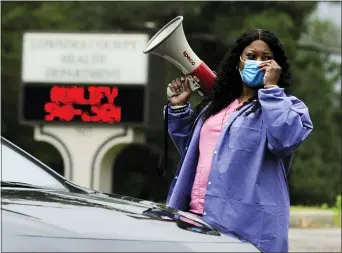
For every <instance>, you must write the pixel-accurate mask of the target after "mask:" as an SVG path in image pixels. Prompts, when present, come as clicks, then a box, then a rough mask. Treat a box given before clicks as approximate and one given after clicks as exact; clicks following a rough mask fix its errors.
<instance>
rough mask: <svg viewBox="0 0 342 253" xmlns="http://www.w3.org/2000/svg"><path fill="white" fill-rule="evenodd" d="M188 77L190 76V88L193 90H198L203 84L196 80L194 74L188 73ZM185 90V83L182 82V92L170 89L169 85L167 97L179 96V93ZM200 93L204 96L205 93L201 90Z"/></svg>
mask: <svg viewBox="0 0 342 253" xmlns="http://www.w3.org/2000/svg"><path fill="white" fill-rule="evenodd" d="M187 78H188V81H189V86H190V90H191V91H196V90H198V89H199V88H201V86H200V85H199V83H197V82H196V81H195V79H194V78H193V77H192V76H190V75H187ZM183 90H184V86H183V84H182V91H180V92H173V91H172V90H171V89H170V87H167V97H168V98H171V97H173V96H177V95H179V94H181V93H182V92H183ZM199 94H200V95H201V96H203V93H202V92H200V91H199Z"/></svg>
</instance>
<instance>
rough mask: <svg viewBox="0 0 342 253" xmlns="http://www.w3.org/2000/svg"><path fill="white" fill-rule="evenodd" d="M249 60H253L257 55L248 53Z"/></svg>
mask: <svg viewBox="0 0 342 253" xmlns="http://www.w3.org/2000/svg"><path fill="white" fill-rule="evenodd" d="M247 58H248V60H253V59H255V55H247Z"/></svg>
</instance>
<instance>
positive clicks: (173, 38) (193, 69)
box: [143, 16, 216, 98]
mask: <svg viewBox="0 0 342 253" xmlns="http://www.w3.org/2000/svg"><path fill="white" fill-rule="evenodd" d="M182 22H183V17H182V16H178V17H176V18H174V19H173V20H171V21H170V22H169V23H167V24H166V25H165V26H164V27H163V28H162V29H160V30H159V31H158V32H157V33H156V34H155V35H154V36H153V37H152V38H151V39H150V40H149V42H148V43H147V45H146V48H145V50H144V51H143V52H144V53H145V54H147V53H151V54H155V55H158V56H161V57H163V58H164V59H166V60H168V61H170V62H171V63H173V64H174V65H176V67H177V68H178V69H180V71H182V73H183V74H184V75H185V76H187V78H188V80H189V85H190V89H191V90H192V91H198V93H199V94H200V95H201V96H203V95H209V94H210V93H211V92H212V90H213V86H214V84H215V80H216V75H215V73H214V72H213V71H212V70H211V69H210V68H209V67H208V66H207V65H206V64H205V63H204V62H203V61H202V60H201V59H200V58H199V57H198V56H197V55H196V54H195V53H194V51H193V50H192V49H191V47H190V46H189V43H188V41H187V40H186V37H185V35H184V30H183V25H182ZM178 94H179V93H174V92H172V91H171V89H170V88H168V89H167V95H168V97H169V98H170V97H172V96H175V95H178Z"/></svg>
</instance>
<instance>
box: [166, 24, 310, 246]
mask: <svg viewBox="0 0 342 253" xmlns="http://www.w3.org/2000/svg"><path fill="white" fill-rule="evenodd" d="M291 81H292V80H291V73H290V64H289V62H288V60H287V57H286V55H285V52H284V49H283V46H282V45H281V43H280V42H279V40H278V39H277V38H276V37H275V35H274V34H272V33H271V32H268V31H265V30H262V29H251V30H249V31H247V32H246V33H244V34H242V35H241V36H240V37H239V38H238V39H237V40H236V43H235V45H234V46H233V47H232V49H231V51H230V52H229V53H228V55H227V56H226V57H225V59H223V61H222V63H221V66H220V70H219V72H218V76H217V83H216V85H215V87H214V92H213V96H212V97H211V98H210V100H209V101H203V102H202V103H201V104H200V105H199V106H198V107H197V109H196V110H195V111H192V110H191V109H190V104H189V102H188V99H189V97H190V89H189V85H188V81H187V80H186V79H185V80H184V79H183V78H182V80H179V79H176V80H174V81H172V83H171V84H169V87H170V88H171V90H172V91H178V92H180V91H182V93H181V94H179V95H178V96H175V97H172V98H171V99H170V103H169V105H168V106H167V107H166V108H165V109H167V110H168V120H169V123H168V125H169V133H170V135H171V138H172V140H173V142H174V144H175V145H176V147H177V149H178V150H179V152H180V153H181V161H180V164H179V167H178V170H177V173H176V176H175V178H174V180H173V183H172V185H171V188H170V192H169V196H168V200H167V204H168V206H170V207H173V208H177V209H179V210H183V211H189V212H192V213H195V214H197V215H200V216H202V218H203V220H204V221H206V222H207V223H209V224H211V225H213V226H214V227H216V228H218V229H219V230H220V231H221V232H222V233H223V234H227V235H234V234H238V235H239V236H240V237H242V238H245V239H246V240H248V241H249V242H251V243H253V244H254V245H255V246H256V247H257V248H259V249H260V250H262V251H264V252H287V251H288V229H289V212H290V211H289V210H290V201H289V191H288V184H287V174H288V172H289V169H290V165H291V160H292V155H293V152H294V150H295V149H296V148H298V147H299V145H300V144H301V143H302V142H303V141H304V139H305V138H306V137H307V136H308V135H309V134H310V132H311V131H312V129H313V125H312V122H311V120H310V116H309V111H308V108H307V107H306V105H305V104H304V103H303V102H302V101H300V100H299V99H298V98H296V97H294V96H291V95H290V90H289V88H290V85H291ZM182 87H184V88H182ZM207 102H209V103H207Z"/></svg>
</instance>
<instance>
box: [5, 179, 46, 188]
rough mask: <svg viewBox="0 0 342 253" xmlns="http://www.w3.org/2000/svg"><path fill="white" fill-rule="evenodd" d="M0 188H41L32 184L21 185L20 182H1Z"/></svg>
mask: <svg viewBox="0 0 342 253" xmlns="http://www.w3.org/2000/svg"><path fill="white" fill-rule="evenodd" d="M1 187H20V188H31V189H38V188H41V187H38V186H35V185H32V184H27V183H21V182H11V181H1Z"/></svg>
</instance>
